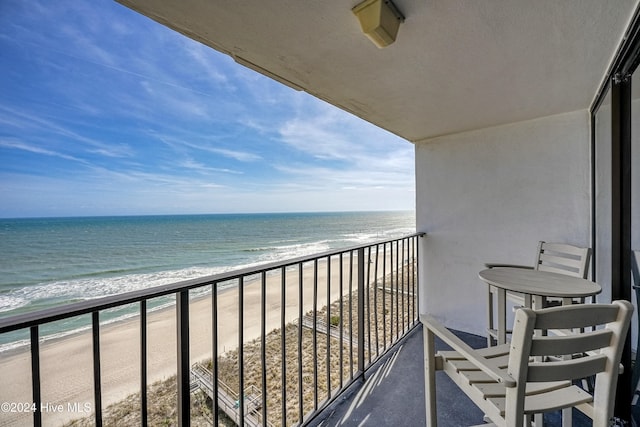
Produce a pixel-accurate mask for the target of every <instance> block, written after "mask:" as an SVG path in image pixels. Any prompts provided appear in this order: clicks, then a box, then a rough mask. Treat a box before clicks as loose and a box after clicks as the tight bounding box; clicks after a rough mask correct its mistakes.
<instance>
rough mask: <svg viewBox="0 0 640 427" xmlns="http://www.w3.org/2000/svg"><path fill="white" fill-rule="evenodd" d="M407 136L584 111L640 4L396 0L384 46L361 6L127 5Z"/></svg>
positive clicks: (319, 1)
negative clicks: (366, 25) (393, 35)
mask: <svg viewBox="0 0 640 427" xmlns="http://www.w3.org/2000/svg"><path fill="white" fill-rule="evenodd" d="M120 1H121V3H123V4H124V5H126V6H128V7H130V8H132V9H134V10H137V11H139V12H140V13H142V14H144V15H147V16H149V17H150V18H152V19H154V20H156V21H158V22H160V23H162V24H164V25H167V26H168V27H170V28H173V29H175V30H177V31H179V32H181V33H183V34H185V35H187V36H189V37H191V38H193V39H195V40H198V41H200V42H202V43H204V44H206V45H209V46H211V47H213V48H214V49H217V50H219V51H221V52H224V53H226V54H229V55H231V56H232V57H234V58H235V59H236V61H238V62H240V63H242V64H244V65H247V66H250V67H251V68H254V69H257V70H259V71H260V72H262V73H264V74H267V75H269V76H271V77H274V78H276V79H278V80H280V81H282V82H285V83H287V84H289V85H290V86H292V87H296V88H298V89H302V90H305V91H307V92H309V93H311V94H313V95H315V96H317V97H319V98H321V99H324V100H326V101H327V102H329V103H331V104H333V105H336V106H338V107H340V108H342V109H344V110H347V111H350V112H352V113H353V114H355V115H357V116H359V117H361V118H363V119H365V120H367V121H369V122H371V123H374V124H376V125H378V126H380V127H382V128H384V129H387V130H389V131H391V132H393V133H395V134H397V135H399V136H401V137H404V138H406V139H408V140H410V141H414V142H415V141H420V140H425V139H429V138H432V137H435V136H439V135H445V134H451V133H457V132H462V131H466V130H472V129H478V128H484V127H489V126H494V125H499V124H505V123H511V122H517V121H521V120H526V119H532V118H536V117H543V116H548V115H553V114H558V113H562V112H568V111H576V110H580V109H586V108H588V107H589V106H590V104H591V102H592V100H593V98H594V96H595V93H596V91H597V89H598V87H599V85H600V83H601V81H602V79H603V77H604V75H605V73H606V71H607V68H608V67H609V63H610V62H611V59H612V57H613V55H614V53H615V51H616V49H617V47H618V45H619V44H620V42H621V40H622V38H623V36H624V32H625V29H626V27H627V25H628V23H629V21H630V20H631V17H632V15H633V12H634V10H635V8H636V6H637V3H638V0H616V1H602V0H535V1H532V0H509V1H499V0H473V1H470V0H395V1H394V2H395V3H396V5H397V6H398V8H399V9H400V10H401V11H402V13H403V14H404V15H405V17H406V21H405V22H404V23H403V24H402V25H401V26H400V30H399V32H398V37H397V39H396V42H395V43H394V44H392V45H390V46H388V47H386V48H384V49H379V48H377V47H376V46H374V45H373V43H371V41H369V39H368V38H367V37H365V36H364V35H363V34H362V32H361V30H360V26H359V23H358V20H357V19H356V17H355V16H354V15H353V14H352V12H351V8H352V7H353V6H355V5H356V4H358V3H359V2H360V0H315V1H311V0H180V1H178V0H120Z"/></svg>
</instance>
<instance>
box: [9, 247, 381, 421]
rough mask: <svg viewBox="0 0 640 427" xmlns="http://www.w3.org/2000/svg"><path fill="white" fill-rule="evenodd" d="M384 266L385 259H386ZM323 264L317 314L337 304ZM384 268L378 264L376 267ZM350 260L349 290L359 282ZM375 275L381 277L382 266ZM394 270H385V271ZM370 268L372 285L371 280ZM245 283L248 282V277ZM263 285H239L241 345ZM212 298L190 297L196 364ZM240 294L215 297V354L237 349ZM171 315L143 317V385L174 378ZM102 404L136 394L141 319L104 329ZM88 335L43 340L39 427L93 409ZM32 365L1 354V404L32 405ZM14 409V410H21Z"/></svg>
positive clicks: (294, 310) (293, 310) (271, 311)
mask: <svg viewBox="0 0 640 427" xmlns="http://www.w3.org/2000/svg"><path fill="white" fill-rule="evenodd" d="M350 262H351V260H350V258H349V257H345V258H344V267H343V277H344V284H343V294H347V293H348V292H349V287H348V283H349V282H348V272H349V263H350ZM387 262H389V260H387ZM326 264H327V263H326V262H318V271H317V283H318V286H317V289H316V290H315V292H316V293H317V298H318V303H317V309H318V310H320V309H321V308H322V307H324V306H325V305H327V303H328V302H329V303H330V302H332V301H335V300H337V299H338V298H339V294H340V293H339V285H338V278H339V258H338V257H334V258H332V262H331V281H330V282H331V289H330V295H329V296H327V265H326ZM381 264H382V262H380V265H381ZM356 270H357V268H356V266H355V258H354V266H353V274H354V276H353V277H354V278H353V285H352V286H353V290H354V291H355V290H356V287H357V280H356V279H355V275H356ZM379 270H380V271H378V277H381V275H382V271H381V270H382V267H381V266H380V268H379ZM390 270H391V268H390V267H387V270H386V271H387V273H388V272H389V271H390ZM373 275H374V273H373V270H372V271H371V276H370V277H371V279H372V280H373ZM286 277H287V278H286V290H285V292H286V301H285V306H286V311H285V321H286V322H287V323H288V322H291V321H293V320H295V319H297V318H298V315H299V311H298V306H299V305H298V299H299V298H298V294H299V283H298V277H299V272H298V270H297V269H294V270H293V271H290V270H288V271H287V273H286ZM245 280H248V279H245ZM281 282H282V280H281V274H280V273H279V271H276V272H275V273H270V274H268V275H267V280H266V319H267V320H266V330H267V332H269V331H271V330H273V329H277V328H280V322H281V300H282V298H281ZM313 283H314V269H313V263H307V264H305V266H304V269H303V284H304V286H303V287H304V291H303V313H306V312H308V311H310V310H313V294H314V285H313ZM261 287H262V284H261V281H260V280H259V277H257V276H256V278H255V280H250V281H247V282H246V283H245V286H244V328H243V331H244V342H248V341H251V340H253V339H255V338H256V337H259V336H260V334H261V295H262V291H261ZM211 306H212V298H211V295H209V296H205V297H201V298H198V299H193V300H192V301H191V303H190V308H189V311H190V332H189V333H190V343H191V347H190V352H191V353H190V356H191V362H192V363H195V362H198V361H201V360H204V359H210V358H211V357H212V331H211V329H212V328H211V325H212V321H211V319H212V310H211ZM238 312H239V298H238V288H237V287H235V288H230V289H226V290H224V291H219V292H218V310H217V317H218V323H219V328H218V329H219V330H218V353H219V354H222V353H224V352H226V351H230V350H234V349H236V348H238V326H239V325H238V315H237V313H238ZM175 314H176V309H175V307H170V308H166V309H162V310H158V311H155V312H150V313H149V314H148V317H147V331H148V332H147V334H148V343H147V345H148V347H147V348H148V359H147V363H148V368H147V375H148V384H151V383H153V382H155V381H158V380H162V379H166V378H169V377H171V376H172V375H175V374H176V370H177V369H176V366H177V361H176V315H175ZM100 349H101V359H100V360H101V381H102V406H103V408H106V407H107V406H108V405H109V404H111V403H114V402H117V401H119V400H121V399H123V398H124V397H126V396H127V395H129V394H131V393H135V392H138V391H139V390H140V320H139V318H138V317H136V318H133V319H129V320H125V321H121V322H117V323H112V324H108V325H104V326H101V329H100ZM92 351H93V350H92V340H91V332H90V331H87V332H83V333H78V334H75V335H72V336H69V337H66V338H63V339H58V340H51V341H46V342H44V343H42V344H41V346H40V364H41V381H42V384H41V389H42V401H43V411H42V412H43V413H42V417H43V424H44V425H49V426H56V425H61V424H64V423H65V422H67V421H70V420H72V419H76V418H81V417H85V416H88V415H90V414H91V413H92V412H93V410H94V398H93V363H92ZM30 364H31V359H30V353H29V351H28V349H27V350H24V351H21V352H12V353H10V354H7V355H2V356H0V379H1V380H0V382H1V387H0V402H13V403H16V404H20V403H27V404H28V403H30V402H31V401H32V398H31V365H30ZM18 406H19V405H18ZM31 422H32V414H31V413H30V412H28V411H27V412H23V413H15V412H14V413H11V412H6V411H5V412H1V413H0V426H5V425H6V426H14V425H16V426H18V425H30V424H31Z"/></svg>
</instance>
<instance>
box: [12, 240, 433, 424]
mask: <svg viewBox="0 0 640 427" xmlns="http://www.w3.org/2000/svg"><path fill="white" fill-rule="evenodd" d="M422 236H423V235H422V234H413V235H409V236H405V237H402V238H399V239H394V240H388V241H383V242H378V243H374V244H370V245H366V246H358V247H352V248H345V249H341V250H338V251H334V252H328V253H323V254H319V255H315V256H308V257H303V258H297V259H292V260H287V261H283V262H278V263H273V264H269V265H263V266H259V267H256V268H249V269H243V270H236V271H231V272H228V273H225V274H220V275H215V276H209V277H204V278H200V279H195V280H189V281H183V282H179V283H174V284H170V285H165V286H159V287H155V288H152V289H147V290H139V291H134V292H130V293H125V294H120V295H114V296H110V297H105V298H101V299H98V300H92V301H83V302H80V303H75V304H69V305H64V306H60V307H55V308H51V309H48V310H43V311H39V312H33V313H27V314H23V315H18V316H13V317H9V318H5V319H0V334H4V333H8V332H12V331H17V330H21V329H26V330H29V333H30V343H31V346H30V353H31V372H25V373H24V376H23V377H24V378H25V381H29V377H30V378H31V389H32V403H33V408H34V411H33V424H34V425H35V426H40V425H42V411H41V409H40V408H42V405H43V399H42V395H41V385H42V381H44V380H46V378H43V375H45V376H46V373H45V372H41V366H40V356H41V350H40V342H41V338H42V337H41V333H40V327H41V326H42V325H45V324H48V323H51V322H55V321H59V320H63V319H71V318H76V317H78V316H83V315H87V314H90V316H91V336H92V348H93V352H92V353H93V354H92V360H93V391H92V394H93V400H94V405H93V408H94V411H93V414H92V415H91V416H92V417H93V422H94V423H95V425H97V426H101V425H102V424H103V421H106V420H104V419H103V418H104V417H103V416H104V408H103V403H102V397H103V395H102V393H103V385H102V381H101V373H103V370H101V319H100V317H101V313H104V312H105V311H106V310H111V309H114V308H122V307H124V306H127V305H131V304H137V305H138V306H139V323H140V334H139V340H138V341H139V342H138V345H139V354H140V368H139V370H140V381H139V385H140V387H139V407H140V421H141V425H145V426H146V425H147V423H148V422H149V419H148V408H149V403H150V402H149V396H148V394H147V393H148V385H149V384H148V373H147V371H148V362H149V354H148V345H147V344H148V320H147V315H148V314H149V313H150V310H149V309H148V308H147V303H148V302H149V301H151V300H155V299H157V298H161V297H166V296H171V295H175V307H176V308H175V322H176V332H177V348H176V353H177V369H176V372H177V374H176V386H175V396H176V399H177V404H176V405H177V422H178V424H180V425H184V426H188V425H190V420H191V417H192V414H191V410H192V409H191V408H192V406H193V405H192V400H193V399H192V393H194V392H195V391H196V390H200V391H201V392H202V393H204V394H205V395H206V396H207V397H208V398H209V400H208V402H209V404H210V405H211V408H210V410H211V413H212V415H211V417H212V420H211V421H213V423H214V424H216V425H217V423H218V422H219V420H220V417H226V419H228V420H231V421H232V422H235V423H237V424H243V425H249V426H258V425H265V426H266V425H268V426H276V425H278V426H293V425H304V424H306V423H308V422H309V421H311V420H312V419H313V418H314V417H315V416H316V415H317V414H318V413H319V412H320V411H321V410H322V409H323V408H324V407H326V406H327V405H328V404H329V403H331V402H332V401H333V400H334V399H335V398H336V397H337V396H339V395H340V393H342V392H343V391H344V390H345V389H346V388H347V387H349V385H351V384H352V383H354V382H355V381H357V380H358V379H361V378H363V377H364V375H365V373H366V372H367V369H368V368H369V367H371V366H372V364H373V363H375V362H376V361H377V360H378V359H379V358H380V357H382V356H383V355H384V353H385V352H386V351H388V350H389V349H390V348H391V347H392V346H393V345H394V344H395V343H396V342H397V341H398V340H399V339H400V338H402V337H403V336H404V335H405V334H406V333H407V332H409V331H410V330H411V329H412V328H413V327H414V326H416V325H417V324H418V309H417V306H418V260H419V254H418V247H419V244H418V239H419V238H420V237H422ZM252 289H253V290H254V291H255V292H257V294H258V295H259V303H257V302H256V300H255V299H253V297H249V295H254V294H253V291H252ZM214 290H215V291H214ZM229 292H234V293H235V294H234V295H235V296H234V298H232V299H228V298H227V299H225V300H224V301H225V303H224V304H228V301H233V304H235V305H236V310H234V312H235V313H237V315H236V317H235V318H232V319H229V318H228V317H227V318H224V319H221V318H220V316H219V313H220V310H221V308H223V307H222V306H221V305H220V304H222V303H221V301H222V299H223V296H224V293H229ZM250 292H251V294H250ZM207 295H208V296H207ZM202 298H208V299H210V303H211V307H212V308H211V335H212V336H211V338H210V339H211V343H212V344H211V353H210V354H211V357H210V358H209V359H206V358H205V359H204V360H195V361H194V360H192V355H191V354H190V348H191V342H190V328H189V321H190V306H191V304H192V303H193V301H195V300H196V299H202ZM254 304H257V305H259V308H258V307H254V306H253V305H254ZM226 308H228V307H226ZM256 318H258V319H259V325H260V328H259V332H258V333H252V332H250V331H251V330H253V331H256V328H255V325H254V324H253V323H254V322H251V321H250V320H249V319H254V321H255V319H256ZM191 321H192V322H193V319H191ZM247 322H249V323H251V324H247ZM229 325H233V326H234V327H230V326H229ZM235 327H237V330H236V329H235ZM229 334H232V335H233V341H234V342H235V343H237V348H236V349H235V350H232V351H228V349H227V348H226V345H225V346H223V348H220V347H221V346H220V344H219V342H220V341H221V340H222V338H223V335H224V337H225V342H228V340H227V338H228V336H229ZM123 397H124V396H123ZM222 414H225V415H224V416H223V415H222Z"/></svg>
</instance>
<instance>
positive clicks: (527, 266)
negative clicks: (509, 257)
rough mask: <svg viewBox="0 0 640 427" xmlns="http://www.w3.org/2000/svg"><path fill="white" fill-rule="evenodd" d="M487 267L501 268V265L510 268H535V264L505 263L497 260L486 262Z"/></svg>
mask: <svg viewBox="0 0 640 427" xmlns="http://www.w3.org/2000/svg"><path fill="white" fill-rule="evenodd" d="M484 266H485V267H486V268H500V267H508V268H523V269H526V270H533V266H530V265H519V264H503V263H497V262H487V263H485V264H484Z"/></svg>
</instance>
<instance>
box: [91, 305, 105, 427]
mask: <svg viewBox="0 0 640 427" xmlns="http://www.w3.org/2000/svg"><path fill="white" fill-rule="evenodd" d="M91 323H92V324H91V331H92V340H93V396H94V398H93V400H94V405H95V412H96V427H101V426H102V385H101V380H100V312H99V311H94V312H92V313H91Z"/></svg>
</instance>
